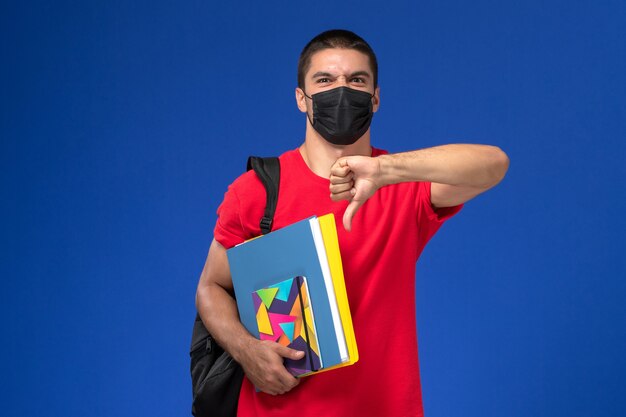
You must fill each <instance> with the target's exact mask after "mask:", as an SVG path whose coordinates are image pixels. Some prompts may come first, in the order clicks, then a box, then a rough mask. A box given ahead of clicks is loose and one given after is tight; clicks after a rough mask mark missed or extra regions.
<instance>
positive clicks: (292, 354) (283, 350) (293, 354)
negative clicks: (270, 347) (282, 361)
mask: <svg viewBox="0 0 626 417" xmlns="http://www.w3.org/2000/svg"><path fill="white" fill-rule="evenodd" d="M276 353H278V354H279V355H280V356H282V357H283V358H289V359H292V360H294V361H297V360H298V359H302V357H303V356H304V351H302V350H295V349H290V348H288V347H287V346H282V345H279V344H276Z"/></svg>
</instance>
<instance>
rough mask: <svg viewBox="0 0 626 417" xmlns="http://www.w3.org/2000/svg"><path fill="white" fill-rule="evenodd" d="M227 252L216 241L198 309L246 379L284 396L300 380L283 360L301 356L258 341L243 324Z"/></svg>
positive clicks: (202, 278)
mask: <svg viewBox="0 0 626 417" xmlns="http://www.w3.org/2000/svg"><path fill="white" fill-rule="evenodd" d="M232 294H233V282H232V279H231V276H230V267H229V265H228V258H227V256H226V249H225V248H224V247H223V246H222V245H220V244H219V242H217V241H216V240H213V242H212V243H211V247H210V249H209V254H208V256H207V259H206V263H205V265H204V269H203V270H202V275H201V276H200V282H199V283H198V291H197V293H196V307H197V309H198V313H200V317H201V318H202V321H203V322H204V325H205V326H206V328H207V330H208V331H209V332H210V333H211V335H213V337H214V338H215V340H216V341H217V343H219V345H220V346H222V347H223V348H224V350H226V351H227V352H228V353H230V355H231V356H232V357H233V358H234V359H235V360H236V361H237V362H239V363H240V364H241V366H242V368H243V370H244V372H245V373H246V376H247V377H248V379H250V381H251V382H252V383H253V384H254V385H255V386H256V387H257V388H258V389H260V390H261V391H263V392H266V393H268V394H272V395H276V394H284V393H285V392H287V391H289V390H291V389H292V388H293V387H295V386H296V385H298V383H299V380H298V379H297V378H295V377H294V376H293V375H291V374H290V373H289V372H288V371H287V370H286V369H285V366H284V365H283V357H289V358H291V359H295V360H297V359H300V358H302V355H303V354H304V352H299V351H296V350H293V349H289V348H287V347H285V346H282V345H279V344H278V343H276V342H272V341H260V340H257V339H256V338H254V337H253V336H252V335H251V334H250V333H249V332H248V331H247V330H246V328H245V327H244V326H243V325H242V324H241V322H240V321H239V314H238V312H237V303H236V301H235V299H234V298H233V295H232Z"/></svg>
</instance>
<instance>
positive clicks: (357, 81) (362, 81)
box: [350, 77, 365, 84]
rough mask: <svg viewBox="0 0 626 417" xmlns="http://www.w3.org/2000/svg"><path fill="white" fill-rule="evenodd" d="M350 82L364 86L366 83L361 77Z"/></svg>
mask: <svg viewBox="0 0 626 417" xmlns="http://www.w3.org/2000/svg"><path fill="white" fill-rule="evenodd" d="M350 82H352V83H359V84H363V83H364V82H365V80H364V79H363V78H361V77H354V78H353V79H352V80H350Z"/></svg>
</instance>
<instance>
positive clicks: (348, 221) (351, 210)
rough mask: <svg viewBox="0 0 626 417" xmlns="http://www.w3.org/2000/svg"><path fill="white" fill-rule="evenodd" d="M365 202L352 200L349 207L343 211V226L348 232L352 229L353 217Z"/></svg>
mask: <svg viewBox="0 0 626 417" xmlns="http://www.w3.org/2000/svg"><path fill="white" fill-rule="evenodd" d="M363 203H364V202H363V201H355V200H352V201H351V202H350V204H348V207H346V211H345V212H344V213H343V227H344V229H346V230H347V231H348V232H350V231H351V230H352V218H353V217H354V215H355V214H356V212H357V210H358V209H359V208H360V207H361V206H362V205H363Z"/></svg>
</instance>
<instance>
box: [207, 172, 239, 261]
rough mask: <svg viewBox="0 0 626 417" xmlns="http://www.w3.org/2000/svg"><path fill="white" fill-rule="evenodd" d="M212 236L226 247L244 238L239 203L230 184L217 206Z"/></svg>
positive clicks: (230, 246)
mask: <svg viewBox="0 0 626 417" xmlns="http://www.w3.org/2000/svg"><path fill="white" fill-rule="evenodd" d="M213 236H214V237H215V240H217V241H218V242H219V243H220V244H221V245H222V246H224V247H225V248H226V249H230V248H232V247H233V246H235V245H237V244H239V243H241V242H243V241H244V240H245V232H244V229H243V224H242V221H241V203H240V201H239V197H238V196H237V192H236V191H235V188H234V187H233V185H232V184H231V185H230V186H229V187H228V190H227V191H226V193H225V194H224V200H223V201H222V204H220V206H219V207H218V208H217V222H216V223H215V230H214V231H213Z"/></svg>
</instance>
